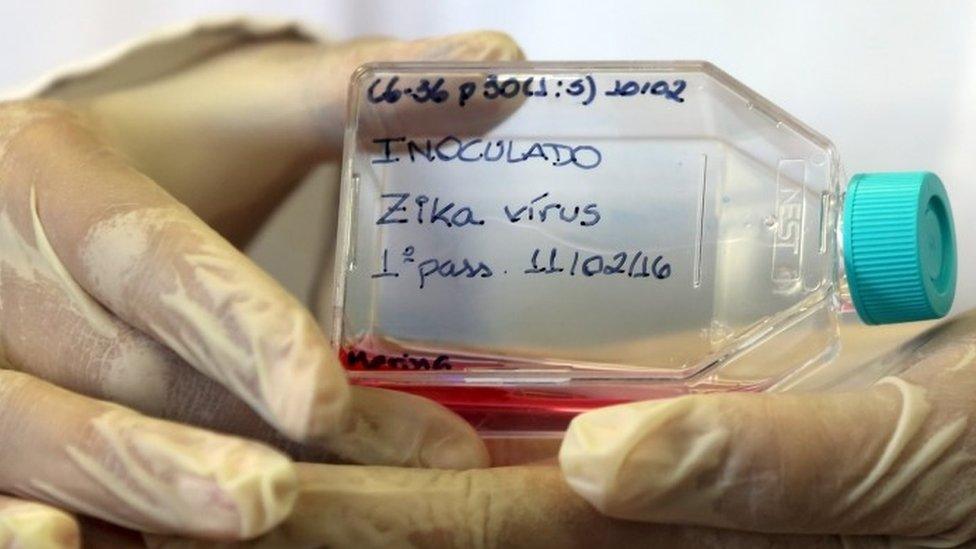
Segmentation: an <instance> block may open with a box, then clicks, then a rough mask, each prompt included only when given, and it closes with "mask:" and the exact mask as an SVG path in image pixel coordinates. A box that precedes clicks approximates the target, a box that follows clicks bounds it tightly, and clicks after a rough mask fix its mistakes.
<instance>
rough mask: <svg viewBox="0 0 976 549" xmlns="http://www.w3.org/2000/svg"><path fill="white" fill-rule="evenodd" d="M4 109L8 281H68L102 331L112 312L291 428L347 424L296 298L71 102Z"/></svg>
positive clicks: (342, 388)
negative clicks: (100, 133) (114, 148)
mask: <svg viewBox="0 0 976 549" xmlns="http://www.w3.org/2000/svg"><path fill="white" fill-rule="evenodd" d="M0 116H2V117H3V118H4V119H5V120H6V121H7V122H6V124H7V135H6V136H0V151H2V152H3V157H2V158H0V181H2V185H0V224H2V227H0V233H2V238H3V242H2V244H3V249H4V256H3V257H2V258H0V261H2V262H3V266H4V281H3V286H4V287H6V286H7V285H8V284H10V285H19V286H21V287H24V286H30V285H31V284H43V286H44V288H42V291H53V292H62V293H63V294H64V297H65V298H66V300H67V301H68V302H70V304H71V306H72V307H73V309H74V314H75V315H76V316H81V317H87V318H89V319H91V321H92V323H93V325H94V326H95V328H96V329H97V330H98V331H99V332H100V333H101V335H103V336H108V337H111V336H112V335H114V334H115V333H116V331H117V326H116V325H114V324H113V323H112V321H111V318H112V315H114V316H115V317H118V318H119V319H121V320H123V321H124V322H125V323H126V324H127V325H129V326H132V327H135V328H137V329H138V330H140V331H142V332H143V333H145V334H148V335H150V336H151V337H153V338H154V339H156V340H157V341H160V342H161V343H163V344H164V345H165V346H166V347H168V348H169V349H171V350H173V351H174V352H175V353H176V354H177V355H179V356H180V358H182V359H183V360H184V361H186V362H187V363H189V364H190V365H192V366H193V367H194V368H196V369H198V370H199V371H201V372H203V373H204V374H206V375H207V376H209V377H211V378H213V379H215V380H217V381H218V382H220V383H221V384H222V385H224V386H225V387H227V388H228V389H230V390H231V391H232V392H233V393H234V394H235V395H237V396H238V397H239V398H241V399H242V400H244V401H245V402H247V403H248V404H249V405H250V406H251V407H252V408H253V409H254V410H255V411H256V412H257V413H258V414H260V415H261V417H263V418H265V419H266V420H267V421H268V422H270V423H271V424H272V425H274V426H275V427H276V428H278V429H279V430H281V431H282V432H284V433H285V434H286V435H288V436H290V437H291V438H293V439H306V438H310V437H316V436H324V435H327V434H332V433H335V432H338V431H341V430H342V429H343V428H344V422H345V421H346V420H347V419H348V412H349V409H348V406H349V389H348V385H347V383H346V379H345V374H344V372H343V370H342V368H341V366H340V365H339V362H338V359H337V357H336V354H335V353H334V352H333V351H332V349H331V348H330V346H329V344H328V342H327V341H326V339H325V337H324V335H323V334H322V333H321V331H320V329H319V327H318V326H317V325H316V323H315V321H314V319H312V317H311V314H310V313H308V311H307V310H306V309H305V308H304V307H302V305H301V304H300V303H299V302H298V301H297V300H296V299H295V298H293V297H292V296H291V295H290V294H288V293H287V292H286V291H285V290H284V289H283V288H282V287H281V286H280V285H279V284H278V283H277V282H275V281H274V280H273V279H272V278H271V277H270V276H268V275H267V274H266V273H264V272H263V271H262V270H261V269H260V268H258V267H257V266H256V265H254V264H253V263H252V262H251V261H250V260H249V259H247V258H246V257H245V256H244V255H243V254H241V253H240V252H239V251H237V250H236V249H235V248H234V247H233V246H231V245H230V244H229V243H228V242H227V241H226V240H224V239H223V238H222V237H220V236H219V235H218V234H217V233H215V232H214V231H213V230H212V229H211V228H210V227H208V226H207V225H206V224H204V223H203V222H202V221H201V220H200V219H199V218H198V217H196V216H195V215H193V213H191V212H190V211H189V210H188V209H187V208H186V207H185V206H183V205H181V204H179V203H178V202H176V201H175V200H174V199H173V198H172V197H171V196H169V195H168V194H166V193H165V191H163V190H162V189H160V188H159V187H158V186H156V185H155V184H154V183H153V182H152V181H151V180H149V179H147V178H146V177H145V176H143V175H141V174H139V173H138V172H136V171H134V170H132V169H131V168H129V167H128V166H127V165H126V164H125V163H124V162H123V161H122V160H121V159H120V158H119V157H117V156H115V155H114V154H112V153H111V152H110V151H108V150H107V149H105V146H104V144H103V143H101V142H100V141H99V140H98V139H97V138H96V136H94V135H93V134H92V133H91V132H90V130H89V128H88V127H87V126H86V125H85V123H84V120H82V119H80V118H79V117H77V116H76V115H74V114H73V113H71V112H70V111H67V110H66V109H64V108H63V107H60V106H58V105H51V104H36V103H34V104H13V105H7V106H5V107H3V108H2V109H0ZM12 120H16V121H12ZM15 127H16V128H17V129H10V128H15ZM92 297H94V298H95V300H97V303H96V302H95V301H93V300H92V299H91V298H92ZM30 306H31V305H30V304H26V303H25V304H24V307H22V308H19V309H15V308H10V309H8V306H7V305H6V304H5V305H4V307H3V309H4V315H7V314H8V311H9V314H10V315H13V316H14V317H15V318H13V319H12V320H15V321H16V316H17V315H20V314H24V315H26V314H29V313H27V312H25V311H26V310H27V309H29V307H30ZM103 306H104V307H107V308H108V309H109V311H110V312H111V315H109V314H107V313H106V311H105V309H104V308H103ZM30 328H31V329H33V330H36V331H41V332H43V331H44V324H43V322H42V323H40V324H37V325H33V326H31V327H30ZM8 345H9V346H12V347H16V346H17V345H18V342H17V341H16V340H12V339H9V340H7V341H5V343H4V347H7V346H8ZM86 350H87V349H86V345H84V344H83V345H82V346H81V347H80V348H79V349H78V352H80V353H83V352H85V351H86ZM5 352H6V353H7V354H8V360H10V361H11V362H14V360H12V359H9V355H10V352H9V351H8V350H5ZM30 360H32V359H31V357H30V356H21V357H20V361H21V362H25V361H30ZM15 366H18V364H15ZM58 366H63V365H58Z"/></svg>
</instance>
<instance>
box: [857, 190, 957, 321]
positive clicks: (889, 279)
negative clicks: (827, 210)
mask: <svg viewBox="0 0 976 549" xmlns="http://www.w3.org/2000/svg"><path fill="white" fill-rule="evenodd" d="M843 230H844V268H845V269H846V270H847V283H848V286H849V287H850V291H851V298H852V300H853V302H854V307H855V308H856V309H857V314H858V316H860V317H861V320H863V321H864V322H866V323H868V324H891V323H894V322H911V321H913V320H927V319H931V318H940V317H943V316H945V315H946V313H948V312H949V309H950V308H951V307H952V299H953V298H954V297H955V293H956V238H955V231H954V230H953V225H952V209H951V208H950V207H949V197H948V196H947V195H946V192H945V187H943V186H942V181H941V180H940V179H939V177H938V176H937V175H935V174H934V173H930V172H904V173H862V174H857V175H855V176H854V177H852V178H851V182H850V184H849V185H848V186H847V194H846V196H845V197H844V229H843Z"/></svg>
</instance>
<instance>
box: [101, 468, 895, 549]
mask: <svg viewBox="0 0 976 549" xmlns="http://www.w3.org/2000/svg"><path fill="white" fill-rule="evenodd" d="M298 471H299V478H300V484H301V486H302V488H301V492H300V495H299V498H298V501H297V502H296V504H295V510H294V511H293V512H292V514H291V515H289V517H288V518H287V519H286V520H285V522H283V523H282V524H281V525H280V526H279V527H278V528H275V529H274V530H272V531H271V532H269V533H268V534H266V535H264V536H261V537H259V538H256V539H254V540H251V541H247V542H241V543H226V544H220V545H217V547H248V548H255V549H257V548H260V549H276V548H279V547H289V548H294V549H306V548H307V549H311V548H318V547H334V548H346V547H350V548H356V547H415V548H437V549H444V548H455V547H456V548H472V549H480V548H520V547H526V548H548V547H558V548H560V549H562V548H566V549H574V548H579V549H595V548H607V549H624V548H628V547H634V548H647V547H662V548H668V549H673V548H683V547H687V548H694V549H701V548H722V549H754V548H767V549H773V548H783V549H805V548H834V547H836V548H840V547H841V546H842V544H841V540H840V539H839V538H837V537H835V536H796V535H768V534H758V533H748V532H735V531H727V530H718V529H714V528H705V527H698V526H678V525H665V524H649V523H641V522H629V521H622V520H617V519H613V518H610V517H607V516H605V515H602V514H600V513H599V512H598V511H596V510H595V509H594V508H593V507H592V506H590V505H589V504H588V503H587V502H586V501H584V500H583V499H582V498H580V497H579V496H577V495H576V494H574V493H573V492H572V490H570V488H569V487H568V486H567V485H566V483H565V481H564V480H563V478H562V474H561V473H560V471H559V468H558V467H555V466H551V465H550V466H545V465H537V466H519V467H503V468H493V469H475V470H468V471H437V470H430V469H398V468H391V467H365V466H354V465H318V464H316V465H311V464H299V469H298ZM117 539H118V538H116V539H114V540H112V544H110V545H106V546H113V545H114V546H118V542H117ZM127 541H128V542H129V544H131V546H132V547H151V548H165V549H184V548H201V549H202V548H210V547H214V545H212V543H210V542H202V541H199V540H193V539H186V538H173V537H165V536H152V535H150V536H130V537H129V538H127ZM873 541H875V542H876V543H877V542H878V540H873Z"/></svg>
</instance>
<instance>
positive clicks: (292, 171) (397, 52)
mask: <svg viewBox="0 0 976 549" xmlns="http://www.w3.org/2000/svg"><path fill="white" fill-rule="evenodd" d="M521 57H522V53H521V51H520V50H519V49H518V46H517V45H516V44H515V43H514V42H513V41H512V39H511V38H509V37H508V36H506V35H504V34H501V33H496V32H485V31H479V32H469V33H463V34H457V35H451V36H444V37H439V38H429V39H424V40H414V41H400V40H391V39H370V40H362V41H355V42H350V43H346V44H342V43H339V44H324V45H323V44H310V43H272V44H261V45H256V46H253V47H250V48H243V49H239V50H235V51H232V52H229V53H226V54H223V55H220V56H218V57H215V58H214V59H211V60H209V61H208V62H206V63H202V64H200V65H198V66H196V67H194V68H192V69H189V70H186V71H183V72H181V73H180V74H178V75H174V76H172V77H169V78H164V79H160V80H158V81H155V82H152V83H150V84H147V85H143V86H139V87H134V88H128V89H123V90H120V91H117V92H114V93H111V94H108V95H103V96H99V97H93V98H90V99H88V100H86V101H84V102H83V103H82V104H81V105H80V106H82V107H83V108H85V109H86V110H87V111H88V112H89V113H91V115H92V117H93V118H94V119H96V120H98V121H99V125H100V127H101V128H102V130H103V132H104V134H105V135H106V136H107V138H108V140H109V142H110V143H111V144H112V145H113V146H115V147H116V148H118V149H119V150H121V151H123V152H124V154H125V155H126V157H127V158H129V159H131V160H132V162H134V165H135V166H136V167H137V168H138V169H139V170H140V171H142V172H143V173H146V174H147V175H149V176H150V177H152V178H153V179H154V180H155V181H157V182H158V183H159V184H160V185H162V186H163V187H164V188H165V189H166V190H167V191H168V192H170V193H172V194H173V195H174V196H175V197H176V198H177V199H178V200H179V201H180V202H182V203H184V204H186V205H187V206H189V207H190V208H191V209H192V210H193V211H194V212H196V213H197V214H198V215H200V217H202V218H203V219H204V220H205V221H206V222H207V223H209V224H210V225H211V226H213V227H214V228H216V229H217V230H218V232H220V233H221V234H223V235H225V236H226V237H227V238H229V239H231V240H232V241H234V242H236V243H241V242H244V241H245V240H246V239H247V238H248V237H249V236H250V235H251V234H252V231H253V230H255V229H256V228H257V227H258V226H259V225H260V223H259V221H260V220H261V219H263V218H264V217H265V216H266V215H267V214H268V213H269V212H270V211H271V210H272V209H273V208H274V206H275V205H276V204H277V202H278V200H279V199H280V198H282V197H283V196H284V195H285V193H287V191H288V190H289V189H290V188H291V186H292V185H293V184H294V183H296V182H297V181H298V180H299V179H300V177H301V176H302V175H304V174H305V173H306V172H307V171H308V170H309V169H310V168H311V167H312V166H313V165H314V164H316V163H318V162H320V161H321V160H323V159H327V158H335V157H337V156H338V154H339V151H340V148H341V145H342V136H343V130H344V123H345V118H346V95H347V93H348V87H349V78H350V76H351V75H352V73H353V71H354V70H355V69H356V67H358V66H359V65H361V64H363V63H366V62H370V61H379V60H382V61H407V60H418V61H421V60H425V61H430V60H444V61H452V60H453V61H462V60H463V61H504V60H511V59H518V58H521ZM400 106H402V105H400ZM402 110H403V109H400V111H402ZM428 116H429V115H428ZM474 118H477V117H474ZM231 190H233V191H232V192H229V191H231Z"/></svg>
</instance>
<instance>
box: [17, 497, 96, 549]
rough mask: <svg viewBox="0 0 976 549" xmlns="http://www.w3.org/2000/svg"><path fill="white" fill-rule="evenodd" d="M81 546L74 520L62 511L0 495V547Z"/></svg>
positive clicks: (56, 548)
mask: <svg viewBox="0 0 976 549" xmlns="http://www.w3.org/2000/svg"><path fill="white" fill-rule="evenodd" d="M80 546H81V536H80V534H79V531H78V522H77V521H75V518H74V517H72V516H71V515H69V514H68V513H65V512H64V511H62V510H60V509H57V508H54V507H51V506H50V505H45V504H43V503H37V502H33V501H27V500H23V499H18V498H12V497H8V496H4V495H0V547H9V548H12V549H16V548H21V547H23V548H36V549H61V548H64V549H71V548H75V547H80Z"/></svg>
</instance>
